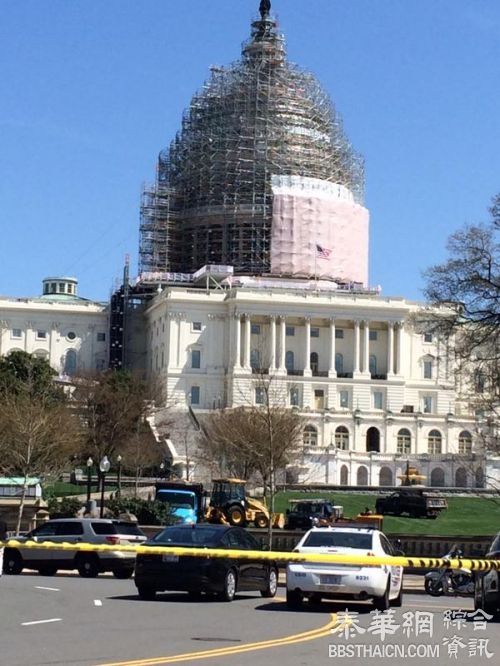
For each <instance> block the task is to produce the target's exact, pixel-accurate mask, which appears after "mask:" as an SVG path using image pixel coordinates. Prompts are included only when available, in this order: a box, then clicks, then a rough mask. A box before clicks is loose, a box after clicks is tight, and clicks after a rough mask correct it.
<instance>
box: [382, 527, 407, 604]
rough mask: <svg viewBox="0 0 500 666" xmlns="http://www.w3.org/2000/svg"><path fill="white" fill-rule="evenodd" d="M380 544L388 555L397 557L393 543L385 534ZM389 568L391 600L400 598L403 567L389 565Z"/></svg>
mask: <svg viewBox="0 0 500 666" xmlns="http://www.w3.org/2000/svg"><path fill="white" fill-rule="evenodd" d="M380 544H381V546H382V549H383V551H384V553H385V554H386V555H391V556H394V555H395V552H394V548H393V547H392V544H391V542H390V541H389V539H388V538H387V537H386V536H384V535H383V534H381V535H380ZM387 568H388V569H389V571H390V574H391V588H390V590H389V598H390V599H394V598H395V597H397V596H398V594H399V590H400V589H401V585H402V583H403V567H400V566H389V565H387Z"/></svg>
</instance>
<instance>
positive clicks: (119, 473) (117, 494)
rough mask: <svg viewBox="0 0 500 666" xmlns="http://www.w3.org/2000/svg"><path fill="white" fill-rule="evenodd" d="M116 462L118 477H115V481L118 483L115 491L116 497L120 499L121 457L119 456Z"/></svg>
mask: <svg viewBox="0 0 500 666" xmlns="http://www.w3.org/2000/svg"><path fill="white" fill-rule="evenodd" d="M116 461H117V462H118V476H117V481H118V490H117V491H116V496H117V497H121V496H122V457H121V455H120V454H118V456H117V457H116Z"/></svg>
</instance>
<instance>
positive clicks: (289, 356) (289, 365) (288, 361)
mask: <svg viewBox="0 0 500 666" xmlns="http://www.w3.org/2000/svg"><path fill="white" fill-rule="evenodd" d="M294 363H295V358H294V355H293V351H287V352H286V354H285V368H286V369H287V372H292V371H293V369H294Z"/></svg>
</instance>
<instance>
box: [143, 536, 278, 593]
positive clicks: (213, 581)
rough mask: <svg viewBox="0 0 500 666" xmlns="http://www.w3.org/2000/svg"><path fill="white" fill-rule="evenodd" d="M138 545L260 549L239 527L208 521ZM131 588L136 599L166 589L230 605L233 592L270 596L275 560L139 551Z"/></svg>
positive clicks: (273, 588) (275, 583)
mask: <svg viewBox="0 0 500 666" xmlns="http://www.w3.org/2000/svg"><path fill="white" fill-rule="evenodd" d="M144 545H145V546H146V547H147V546H187V547H189V548H197V549H199V548H225V549H238V550H262V548H261V546H260V544H259V543H258V541H257V540H256V539H255V538H254V537H253V536H252V535H251V534H249V533H248V532H246V531H245V530H244V529H243V528H241V527H232V526H230V525H213V524H209V523H208V524H207V523H205V524H204V523H199V524H195V525H174V526H171V527H166V528H165V529H164V530H163V531H162V532H160V533H159V534H156V535H155V536H154V537H153V538H152V539H151V540H149V541H147V542H146V543H145V544H144ZM135 585H136V587H137V591H138V593H139V596H140V597H141V599H154V598H155V596H156V593H157V592H163V591H166V590H171V591H182V592H188V593H189V594H190V595H191V596H193V597H199V596H201V594H202V593H209V594H213V593H214V594H216V595H217V596H218V597H219V598H220V599H221V600H223V601H232V600H233V599H234V596H235V594H236V592H239V591H243V590H249V591H254V590H255V591H260V593H261V595H262V596H263V597H274V596H275V594H276V589H277V586H278V568H277V566H276V563H275V562H272V561H265V560H260V559H258V558H257V559H252V560H246V559H238V558H232V557H227V558H226V557H222V558H215V557H197V556H191V555H181V556H179V555H174V554H170V553H163V554H161V555H158V554H156V553H151V554H149V553H140V554H138V555H137V560H136V565H135Z"/></svg>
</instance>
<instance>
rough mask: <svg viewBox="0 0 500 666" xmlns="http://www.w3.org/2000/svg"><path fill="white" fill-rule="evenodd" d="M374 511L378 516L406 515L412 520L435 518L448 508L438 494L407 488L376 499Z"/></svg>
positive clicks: (443, 498)
mask: <svg viewBox="0 0 500 666" xmlns="http://www.w3.org/2000/svg"><path fill="white" fill-rule="evenodd" d="M375 506H376V511H377V513H380V514H383V515H385V514H388V513H392V514H394V515H396V516H400V515H401V514H404V513H405V514H407V515H408V516H411V517H413V518H437V517H438V515H439V514H440V513H441V511H444V510H445V509H447V508H448V502H447V501H446V499H445V497H443V495H441V494H440V493H438V492H435V491H432V490H427V489H424V488H415V487H414V486H408V487H404V488H401V489H400V490H396V491H395V492H393V493H391V494H390V495H386V496H383V497H378V498H377V501H376V504H375Z"/></svg>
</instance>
